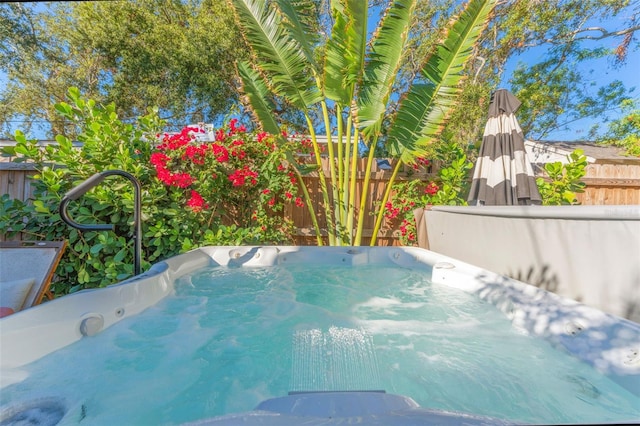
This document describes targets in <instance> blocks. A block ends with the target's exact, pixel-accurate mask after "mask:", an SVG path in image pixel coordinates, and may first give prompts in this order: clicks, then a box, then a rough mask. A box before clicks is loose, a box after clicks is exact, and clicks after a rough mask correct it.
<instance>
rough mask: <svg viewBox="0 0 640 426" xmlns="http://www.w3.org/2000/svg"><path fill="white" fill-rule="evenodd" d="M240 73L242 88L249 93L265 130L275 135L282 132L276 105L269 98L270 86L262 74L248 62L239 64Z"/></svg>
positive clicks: (255, 111) (252, 104)
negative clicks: (276, 113)
mask: <svg viewBox="0 0 640 426" xmlns="http://www.w3.org/2000/svg"><path fill="white" fill-rule="evenodd" d="M238 75H239V76H240V80H241V81H242V90H243V91H244V93H245V94H246V95H247V98H248V101H249V104H250V105H251V111H252V112H253V113H254V115H255V116H256V118H257V120H258V122H259V123H260V125H261V126H262V129H263V130H264V131H265V132H268V133H271V134H273V135H279V134H280V127H279V126H278V123H277V122H276V119H275V117H274V116H273V111H274V110H275V106H274V105H273V103H272V102H271V100H269V98H268V96H269V88H268V87H267V85H266V83H265V82H264V80H263V79H262V76H260V74H258V73H257V72H256V71H254V70H253V69H251V67H250V65H249V64H247V63H246V62H241V63H240V64H238Z"/></svg>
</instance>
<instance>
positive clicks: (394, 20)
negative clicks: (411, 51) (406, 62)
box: [358, 0, 416, 140]
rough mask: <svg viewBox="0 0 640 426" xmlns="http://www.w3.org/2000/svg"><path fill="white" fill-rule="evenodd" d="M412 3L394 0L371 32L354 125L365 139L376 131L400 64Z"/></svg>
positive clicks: (411, 0)
mask: <svg viewBox="0 0 640 426" xmlns="http://www.w3.org/2000/svg"><path fill="white" fill-rule="evenodd" d="M415 5H416V1H415V0H396V1H394V2H393V3H392V4H391V5H390V6H389V8H388V9H387V11H386V12H385V15H384V18H383V20H382V22H381V24H380V27H379V28H378V30H377V32H376V34H374V38H373V44H372V48H371V54H370V55H369V60H368V62H367V64H366V66H365V74H364V80H363V83H362V89H361V91H360V93H359V96H358V126H359V128H360V129H361V130H362V135H363V137H364V138H365V140H369V139H370V138H371V136H372V135H377V134H378V133H379V132H380V128H381V126H382V120H383V118H384V115H385V111H386V109H387V102H388V101H389V96H390V95H391V90H392V88H393V83H394V81H395V79H396V77H397V75H398V70H399V68H400V63H401V59H402V53H403V51H404V46H405V42H406V40H407V37H408V34H409V24H410V22H411V15H412V14H413V10H414V8H415Z"/></svg>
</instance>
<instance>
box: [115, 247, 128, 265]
mask: <svg viewBox="0 0 640 426" xmlns="http://www.w3.org/2000/svg"><path fill="white" fill-rule="evenodd" d="M126 255H127V249H126V248H123V249H121V250H120V251H118V253H116V255H115V256H113V260H114V262H122V259H124V257H125V256H126Z"/></svg>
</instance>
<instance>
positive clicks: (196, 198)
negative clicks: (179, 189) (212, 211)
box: [187, 190, 209, 213]
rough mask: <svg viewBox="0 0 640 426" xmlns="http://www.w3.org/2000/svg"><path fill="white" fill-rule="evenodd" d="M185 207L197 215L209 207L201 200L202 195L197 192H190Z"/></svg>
mask: <svg viewBox="0 0 640 426" xmlns="http://www.w3.org/2000/svg"><path fill="white" fill-rule="evenodd" d="M187 207H189V208H190V209H191V210H193V211H194V212H196V213H198V212H200V211H202V210H203V209H208V208H209V205H208V204H207V203H205V202H204V198H202V195H200V194H199V193H198V191H193V190H192V191H191V198H189V201H187Z"/></svg>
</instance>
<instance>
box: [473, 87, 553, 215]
mask: <svg viewBox="0 0 640 426" xmlns="http://www.w3.org/2000/svg"><path fill="white" fill-rule="evenodd" d="M519 107H520V101H519V100H518V99H517V98H516V97H515V96H513V94H511V93H510V92H509V91H508V90H505V89H499V90H496V91H495V92H494V93H493V94H492V96H491V102H490V104H489V119H488V120H487V125H486V126H485V129H484V135H483V137H482V145H481V146H480V154H479V156H478V160H477V161H476V164H475V169H474V172H473V180H472V181H471V191H470V193H469V198H468V201H469V204H471V205H487V206H500V205H531V204H541V203H542V199H541V197H540V192H539V191H538V187H537V186H536V180H535V176H534V174H533V168H532V167H531V163H530V162H529V160H528V159H527V153H526V151H525V148H524V135H523V134H522V129H521V128H520V125H519V124H518V120H517V119H516V116H515V112H516V111H517V109H518V108H519Z"/></svg>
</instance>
